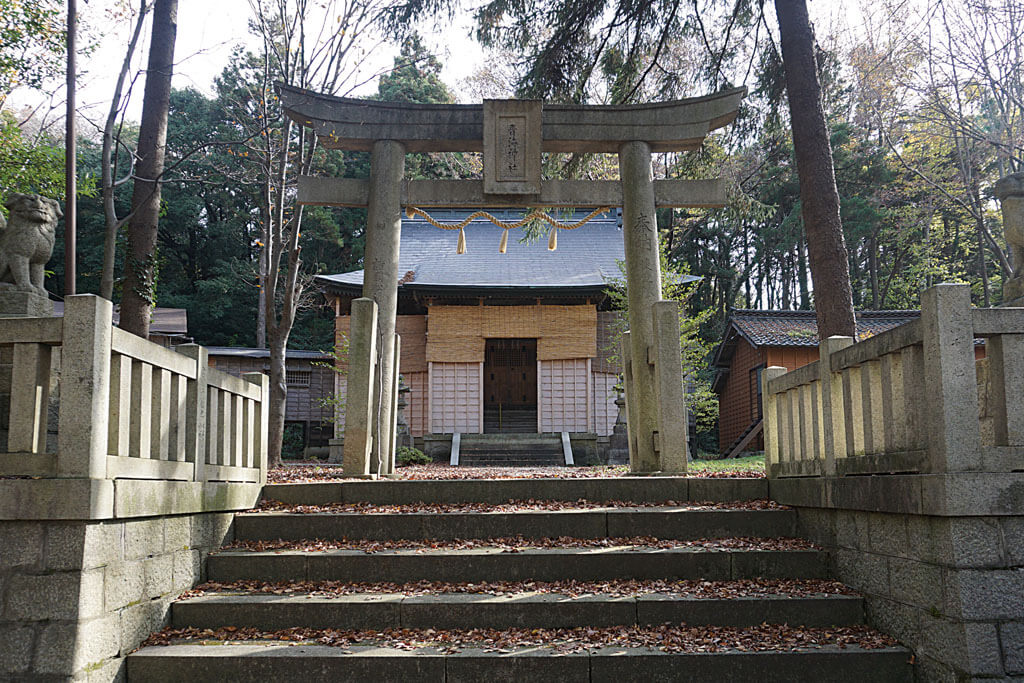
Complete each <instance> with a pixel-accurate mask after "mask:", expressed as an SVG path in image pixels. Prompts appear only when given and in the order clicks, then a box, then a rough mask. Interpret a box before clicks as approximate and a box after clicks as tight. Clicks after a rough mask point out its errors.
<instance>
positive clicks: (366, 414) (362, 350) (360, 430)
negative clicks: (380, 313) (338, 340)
mask: <svg viewBox="0 0 1024 683" xmlns="http://www.w3.org/2000/svg"><path fill="white" fill-rule="evenodd" d="M376 370H377V303H376V302H375V301H374V300H373V299H369V298H366V297H360V298H358V299H355V300H353V301H352V326H351V330H350V332H349V342H348V388H347V391H346V394H345V445H344V451H343V455H342V471H343V472H344V474H345V476H353V477H369V476H370V454H371V453H372V450H373V440H374V433H373V429H374V422H375V421H376V420H377V419H381V416H380V415H379V414H378V413H377V412H376V410H375V398H376V390H377V387H375V386H374V385H375V382H374V377H375V376H376V374H377V372H376ZM389 405H390V402H389Z"/></svg>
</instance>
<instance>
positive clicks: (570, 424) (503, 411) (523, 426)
mask: <svg viewBox="0 0 1024 683" xmlns="http://www.w3.org/2000/svg"><path fill="white" fill-rule="evenodd" d="M523 213H524V212H523V210H513V209H508V210H496V211H492V212H491V214H492V215H494V217H495V218H497V219H499V220H502V221H507V222H510V221H515V220H517V219H519V218H521V217H522V215H523ZM469 215H470V211H469V210H466V209H437V210H433V211H432V212H431V213H430V216H431V218H433V219H434V221H435V222H437V223H441V224H443V225H452V224H457V223H459V222H461V221H463V220H465V219H466V218H467V217H468V216H469ZM588 215H590V214H589V212H588V211H586V210H577V211H576V213H575V214H571V215H569V216H566V215H564V213H560V214H559V215H558V219H559V220H560V222H563V223H567V224H571V223H574V222H578V221H580V220H583V219H584V218H586V217H587V216H588ZM545 227H547V226H545ZM502 233H503V228H501V227H499V226H498V225H495V224H494V223H492V222H491V221H489V220H488V219H486V218H476V219H474V220H472V221H471V222H470V223H469V224H468V225H466V227H465V228H464V236H463V239H464V243H465V252H464V253H457V252H458V243H459V238H458V236H457V234H456V232H455V231H451V230H442V229H439V228H438V227H435V226H434V225H431V224H430V223H429V222H428V221H427V220H426V219H425V218H424V217H422V216H419V215H415V216H414V217H411V218H410V217H406V218H403V220H402V229H401V246H400V249H399V268H398V273H399V279H398V310H397V317H396V327H395V329H396V332H397V333H398V334H399V335H400V336H401V351H400V362H399V374H400V375H401V377H402V379H403V380H404V382H405V384H406V385H407V386H409V387H410V389H411V393H410V394H409V398H408V400H409V406H408V407H407V408H406V420H407V421H408V423H409V427H410V431H411V432H412V434H413V436H423V435H426V434H451V433H455V432H459V433H468V434H473V433H498V432H534V433H537V432H572V433H580V432H585V433H595V434H597V435H598V436H605V435H608V434H610V433H611V431H612V427H613V426H614V424H615V419H616V415H617V409H616V406H615V398H616V392H615V385H616V383H617V382H618V380H619V373H620V372H621V368H620V365H619V362H618V355H619V352H618V349H617V343H616V335H615V329H616V325H618V324H619V323H618V322H617V321H618V315H619V314H618V313H616V312H615V311H613V310H611V309H612V303H611V301H610V299H609V297H608V294H607V292H606V289H607V287H608V281H609V280H611V279H622V278H623V277H624V276H623V274H622V272H621V267H620V264H621V262H622V261H623V259H624V251H623V238H622V218H621V211H620V210H617V209H613V210H608V211H606V212H604V213H600V214H598V215H597V216H595V217H593V218H592V219H591V220H589V221H588V222H586V223H585V224H584V225H581V226H580V227H578V228H576V229H572V230H566V229H559V230H558V236H557V246H556V248H555V249H554V250H551V249H549V246H550V244H549V240H548V233H547V232H545V234H544V235H543V236H542V237H540V238H538V239H536V240H534V241H532V242H526V241H520V238H521V236H522V233H521V232H520V231H518V230H516V231H512V234H511V235H510V236H509V237H508V238H507V240H506V242H507V247H506V253H500V251H499V243H500V242H501V239H502ZM318 281H319V284H320V286H321V287H322V289H323V291H324V293H325V295H326V296H327V298H328V299H329V301H330V302H331V304H332V305H333V306H334V309H335V312H336V319H335V320H336V324H335V330H336V335H337V337H338V339H339V340H341V339H342V337H343V336H344V337H347V335H348V333H349V329H350V323H351V317H350V306H351V302H352V300H353V299H356V298H358V297H360V296H362V291H363V271H362V270H357V271H353V272H349V273H341V274H338V275H326V276H321V277H319V278H318ZM341 381H342V382H343V381H344V379H342V380H341Z"/></svg>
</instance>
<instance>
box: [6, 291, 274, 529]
mask: <svg viewBox="0 0 1024 683" xmlns="http://www.w3.org/2000/svg"><path fill="white" fill-rule="evenodd" d="M111 313H112V309H111V304H110V302H109V301H106V300H103V299H100V298H98V297H95V296H90V295H83V296H74V297H69V298H68V300H67V302H66V306H65V313H64V317H63V319H61V318H6V319H3V320H2V321H0V359H3V362H4V363H9V367H10V375H9V376H10V384H9V387H10V391H9V392H3V393H6V394H7V398H8V401H9V407H8V421H7V442H6V447H5V448H4V449H3V450H2V451H0V477H2V476H6V477H23V478H24V477H33V478H35V479H32V480H29V481H27V482H25V483H26V484H31V483H36V480H37V479H44V480H49V481H50V482H51V483H54V482H57V483H59V482H61V481H64V482H65V483H66V484H70V483H71V481H72V480H75V481H78V482H79V483H82V482H83V481H86V482H88V481H93V482H97V484H96V485H90V486H89V487H87V488H86V489H81V490H88V491H89V492H90V497H91V498H92V500H91V502H90V503H89V505H90V507H89V508H88V509H84V508H82V507H79V508H77V509H76V510H73V511H68V514H69V515H70V516H72V517H75V518H83V517H84V518H96V517H105V516H131V515H138V514H159V513H166V512H170V511H173V510H176V511H178V512H186V511H188V512H192V511H197V510H202V509H207V508H209V507H210V506H209V505H206V504H204V503H203V501H202V498H203V492H202V491H203V488H202V487H203V486H204V485H207V484H212V483H228V482H233V483H243V484H249V485H250V486H252V485H255V486H256V487H259V486H260V485H261V484H263V483H265V481H266V472H267V467H266V463H267V459H266V451H267V443H266V438H267V437H266V434H267V409H266V403H265V401H266V397H268V396H269V390H268V379H267V377H266V376H264V375H262V374H259V373H251V374H249V375H246V376H245V378H244V379H239V378H238V377H234V376H231V375H228V374H225V373H223V372H220V371H218V370H215V369H212V368H210V367H209V366H208V364H207V358H206V350H205V349H204V348H202V347H200V346H197V345H194V344H191V345H186V346H180V347H178V352H175V351H171V350H169V349H166V348H164V347H162V346H159V345H157V344H153V343H151V342H149V341H147V340H144V339H141V338H139V337H136V336H135V335H132V334H130V333H127V332H125V331H123V330H120V329H118V328H115V327H112V325H111V322H110V321H111ZM0 388H2V387H0ZM51 389H55V390H56V393H58V394H59V398H58V399H57V400H51V397H50V394H51ZM2 407H3V406H2V402H0V408H2ZM54 413H56V414H55V415H54ZM54 427H56V429H54ZM54 432H55V433H54ZM4 445H5V444H3V442H2V441H0V446H4ZM112 482H124V483H125V484H126V485H125V486H122V487H120V488H119V489H116V488H115V487H111V488H110V489H109V491H106V492H105V490H104V488H103V486H100V484H106V483H112ZM132 482H134V483H135V485H134V486H131V485H128V484H130V483H132ZM146 482H150V483H156V484H159V483H161V482H163V483H167V484H186V485H193V486H191V488H189V487H188V486H186V487H185V488H182V487H181V486H177V487H175V486H173V485H171V486H169V487H167V486H165V487H163V488H161V489H153V487H152V486H149V487H148V488H147V486H146ZM194 485H199V489H196V487H195V486H194ZM65 488H67V487H65ZM208 488H209V487H207V489H208ZM210 493H211V492H210V491H209V490H207V494H210ZM140 494H143V495H142V497H141V498H140V497H139V496H140ZM218 496H219V497H220V498H221V499H223V498H224V495H223V492H216V493H215V494H213V497H214V498H216V497H218ZM207 497H210V496H209V495H208V496H207ZM228 497H229V498H230V496H228ZM243 497H251V496H243ZM107 498H109V499H110V500H109V501H108V500H107ZM222 503H223V504H222ZM239 504H241V503H239ZM250 504H251V502H250ZM57 507H58V508H59V507H60V505H59V504H58V505H57ZM215 507H217V508H221V509H224V508H230V507H234V505H233V504H228V503H226V502H225V501H224V500H222V501H221V503H216V504H215ZM11 512H12V513H16V512H17V511H14V510H12V511H11ZM54 514H57V513H54ZM0 517H3V510H0ZM7 518H10V517H7Z"/></svg>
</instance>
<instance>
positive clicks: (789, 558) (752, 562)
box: [729, 550, 832, 579]
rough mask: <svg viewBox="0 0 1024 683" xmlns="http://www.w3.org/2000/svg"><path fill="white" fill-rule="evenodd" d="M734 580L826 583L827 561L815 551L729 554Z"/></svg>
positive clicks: (828, 572)
mask: <svg viewBox="0 0 1024 683" xmlns="http://www.w3.org/2000/svg"><path fill="white" fill-rule="evenodd" d="M729 557H730V559H731V561H732V577H731V578H733V579H755V578H763V579H828V578H832V574H831V572H830V571H829V566H828V557H827V556H826V555H825V554H824V553H822V552H819V551H817V550H745V551H741V552H731V553H729Z"/></svg>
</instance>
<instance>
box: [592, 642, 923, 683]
mask: <svg viewBox="0 0 1024 683" xmlns="http://www.w3.org/2000/svg"><path fill="white" fill-rule="evenodd" d="M911 660H912V657H911V653H910V652H909V651H908V650H905V649H903V648H885V649H879V650H862V649H860V648H857V647H848V648H845V649H839V648H833V647H823V648H822V649H820V650H810V651H801V652H771V651H769V652H735V651H725V652H714V653H712V652H706V653H693V654H669V653H664V652H660V651H657V650H648V649H643V650H640V649H632V648H604V649H601V650H598V651H596V652H594V653H593V654H592V655H591V657H590V680H591V681H593V682H594V683H599V682H606V683H621V682H622V681H689V682H693V683H702V682H705V681H706V682H707V683H718V682H720V681H776V682H779V683H782V682H785V683H798V682H801V681H806V682H807V683H833V682H834V683H840V682H843V683H846V682H849V683H868V682H869V681H877V682H878V683H898V682H900V681H903V682H906V683H910V681H913V680H914V678H913V671H912V668H911V664H910V662H911Z"/></svg>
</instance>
